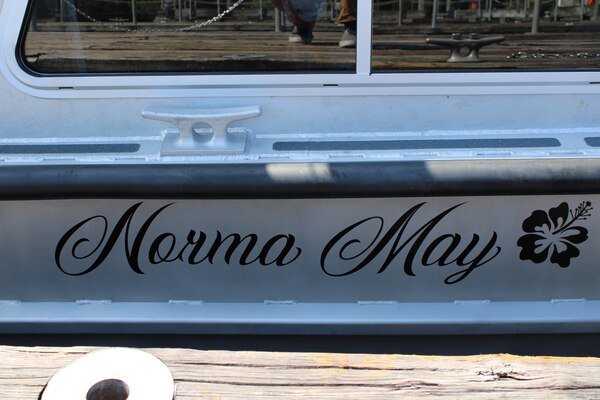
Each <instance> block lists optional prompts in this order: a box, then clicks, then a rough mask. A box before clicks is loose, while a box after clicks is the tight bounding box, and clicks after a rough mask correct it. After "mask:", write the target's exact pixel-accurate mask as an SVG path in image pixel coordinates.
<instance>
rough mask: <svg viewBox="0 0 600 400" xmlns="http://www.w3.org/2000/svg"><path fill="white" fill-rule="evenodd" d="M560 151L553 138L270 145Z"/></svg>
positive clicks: (286, 146)
mask: <svg viewBox="0 0 600 400" xmlns="http://www.w3.org/2000/svg"><path fill="white" fill-rule="evenodd" d="M534 147H560V141H558V139H554V138H518V139H443V140H442V139H407V140H348V141H340V140H337V141H309V140H307V141H289V142H275V143H273V150H275V151H360V150H436V149H440V150H444V149H514V148H534Z"/></svg>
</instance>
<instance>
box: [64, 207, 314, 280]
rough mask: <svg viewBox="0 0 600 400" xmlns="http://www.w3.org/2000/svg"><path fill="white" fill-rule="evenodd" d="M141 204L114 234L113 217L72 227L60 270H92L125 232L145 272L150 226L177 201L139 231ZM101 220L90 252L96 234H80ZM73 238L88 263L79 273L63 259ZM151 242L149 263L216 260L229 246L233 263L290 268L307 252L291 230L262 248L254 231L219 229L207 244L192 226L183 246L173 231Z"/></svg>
mask: <svg viewBox="0 0 600 400" xmlns="http://www.w3.org/2000/svg"><path fill="white" fill-rule="evenodd" d="M141 204H142V203H137V204H135V205H133V206H131V207H130V208H129V209H128V210H126V211H125V213H124V214H123V215H122V216H121V218H120V219H119V220H118V221H117V223H116V224H115V226H114V228H113V229H112V232H111V233H110V235H108V234H107V233H108V231H109V229H108V228H109V223H108V219H107V218H106V217H105V216H102V215H97V216H94V217H91V218H87V219H85V220H83V221H81V222H79V223H78V224H76V225H75V226H73V227H72V228H71V229H69V230H68V231H67V232H66V233H65V234H64V235H63V236H62V238H61V239H60V241H59V242H58V244H57V246H56V251H55V254H54V258H55V262H56V265H57V266H58V268H59V269H60V270H61V271H62V272H64V273H65V274H67V275H72V276H80V275H84V274H87V273H89V272H92V271H93V270H95V269H96V268H98V267H99V266H100V265H101V264H102V263H103V262H104V261H105V260H106V258H107V257H108V255H109V254H110V253H111V252H112V251H113V249H114V248H115V245H116V243H117V241H118V240H119V238H120V237H121V234H122V233H123V232H124V234H123V236H124V239H123V241H124V248H125V255H126V258H127V263H128V264H129V267H130V268H131V269H132V270H133V271H134V272H136V273H139V274H143V273H144V272H143V271H142V269H141V267H140V261H141V259H140V251H141V248H142V245H143V243H144V242H145V240H146V236H147V234H148V231H149V229H150V226H151V225H152V223H153V222H154V220H155V219H156V218H157V217H158V216H159V214H160V213H162V212H163V211H164V210H165V209H166V208H167V207H169V206H171V205H172V204H173V203H170V204H167V205H165V206H163V207H161V208H159V209H158V210H157V211H155V212H154V213H153V214H151V215H150V217H148V219H146V220H145V221H144V223H143V224H142V226H141V227H140V228H139V230H138V231H137V232H134V231H133V230H132V228H131V223H132V220H133V217H134V215H135V213H136V211H137V210H138V209H139V207H140V206H141ZM97 222H100V223H101V224H102V233H101V234H100V235H99V236H100V237H99V238H98V239H97V240H96V241H94V243H97V244H95V245H93V246H90V247H92V248H91V250H88V251H86V250H83V249H84V247H85V245H86V244H89V243H92V238H88V237H83V238H77V235H81V234H82V229H83V228H84V227H86V226H88V225H89V224H92V223H97ZM130 237H132V238H133V242H131V241H130ZM73 241H75V242H74V244H73V245H72V247H71V251H70V255H71V257H72V258H73V259H74V260H78V261H85V262H84V263H83V265H78V267H77V272H72V271H70V270H71V268H65V267H64V263H63V261H64V258H65V257H66V253H65V249H66V247H67V246H68V243H71V242H73ZM148 242H149V243H150V246H149V249H148V255H147V256H148V262H149V263H150V264H152V265H157V264H161V263H172V262H175V261H180V262H183V261H184V260H185V258H186V256H187V262H188V263H189V264H190V265H196V264H200V263H202V262H204V261H207V262H208V263H210V264H213V263H214V262H215V261H216V260H215V259H216V258H217V257H219V255H220V254H222V251H221V250H224V251H225V253H224V255H223V256H222V257H223V260H224V261H225V263H226V264H228V265H229V264H230V263H231V262H232V257H233V255H234V254H235V253H236V252H237V253H239V252H241V254H240V256H239V260H238V261H239V265H250V264H252V263H256V262H257V263H259V264H260V265H263V266H267V265H273V264H275V265H277V266H285V265H288V264H290V263H292V262H294V261H295V260H296V259H298V257H299V256H300V254H301V253H302V250H301V249H300V248H299V247H296V246H295V242H296V239H295V237H294V236H293V235H290V234H288V235H283V234H279V235H275V236H273V237H271V238H269V240H267V241H266V242H265V244H264V245H263V246H262V247H260V246H258V242H259V237H258V235H256V234H254V233H252V234H249V235H246V236H244V237H242V235H240V234H239V233H232V234H229V235H227V236H223V234H222V233H221V232H220V231H217V232H216V237H215V239H214V240H213V241H212V244H210V246H208V244H207V235H206V233H205V232H202V231H200V232H196V231H195V230H193V229H190V230H189V232H188V234H187V237H186V240H185V242H184V244H183V246H182V247H181V249H179V246H181V244H179V246H178V240H177V236H176V235H175V234H173V233H170V232H164V233H161V234H159V235H157V236H156V237H155V238H154V239H153V240H150V238H148ZM180 243H181V242H180ZM205 244H206V245H207V248H208V250H207V252H206V255H204V256H203V257H202V256H201V255H200V253H201V251H202V249H203V247H204V245H205ZM80 264H81V263H80Z"/></svg>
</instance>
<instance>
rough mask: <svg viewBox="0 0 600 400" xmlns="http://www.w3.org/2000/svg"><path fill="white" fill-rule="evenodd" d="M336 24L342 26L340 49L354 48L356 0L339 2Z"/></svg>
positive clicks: (341, 0)
mask: <svg viewBox="0 0 600 400" xmlns="http://www.w3.org/2000/svg"><path fill="white" fill-rule="evenodd" d="M338 22H339V23H340V24H344V34H343V35H342V38H341V39H340V43H339V45H340V47H356V0H340V15H339V17H338Z"/></svg>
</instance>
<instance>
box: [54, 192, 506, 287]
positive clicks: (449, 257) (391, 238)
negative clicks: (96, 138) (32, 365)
mask: <svg viewBox="0 0 600 400" xmlns="http://www.w3.org/2000/svg"><path fill="white" fill-rule="evenodd" d="M142 204H143V203H142V202H139V203H136V204H134V205H133V206H131V207H130V208H128V209H127V210H126V211H125V212H124V213H123V215H122V216H121V217H120V218H119V219H118V220H117V222H116V223H115V224H114V226H112V229H110V226H111V224H110V223H109V220H108V218H107V217H105V216H103V215H96V216H93V217H89V218H86V219H84V220H82V221H81V222H79V223H77V224H75V225H74V226H73V227H72V228H71V229H69V230H68V231H67V232H66V233H65V234H64V235H62V237H61V238H60V240H59V242H58V244H57V246H56V250H55V262H56V265H57V266H58V268H59V269H60V270H61V271H62V272H63V273H65V274H67V275H71V276H81V275H85V274H88V273H90V272H92V271H94V270H96V269H97V268H99V267H100V266H101V265H103V263H104V262H105V261H106V259H107V257H108V256H109V255H110V254H111V253H113V252H114V251H118V250H116V249H119V248H120V249H123V251H124V255H125V258H126V260H127V264H128V265H129V267H130V268H131V270H132V271H134V272H136V273H138V274H143V273H144V270H143V265H148V264H150V265H158V264H164V263H175V262H179V263H187V264H189V265H198V264H202V263H205V264H223V263H225V264H227V265H231V264H233V265H239V266H248V265H260V266H277V267H285V266H289V265H290V264H292V263H295V262H297V261H298V260H299V259H300V258H301V255H302V253H303V251H302V248H301V247H300V246H299V245H298V243H297V239H296V237H295V236H294V235H293V234H291V233H280V234H276V235H273V236H269V237H262V238H261V237H260V236H259V235H258V234H256V233H251V234H247V235H245V236H242V234H240V233H236V232H234V233H228V234H223V233H222V232H220V231H219V230H215V232H214V234H212V235H211V236H209V234H207V233H206V232H204V231H202V230H196V229H189V231H188V232H187V235H186V236H185V237H183V236H180V237H178V236H177V235H176V234H174V233H172V232H160V233H154V234H152V235H151V234H150V233H149V232H150V231H152V232H155V231H156V229H151V227H153V226H154V224H155V222H156V220H157V218H158V217H159V216H160V215H161V214H162V213H163V212H165V210H166V209H167V208H169V207H171V206H173V204H174V203H170V204H167V205H165V206H162V207H160V208H159V209H158V210H156V211H154V212H153V213H152V214H150V215H149V216H148V217H147V218H146V219H145V220H143V221H144V222H143V223H142V224H141V225H139V224H138V225H136V224H133V223H132V221H133V220H134V218H136V214H138V213H139V212H140V211H139V209H140V207H141V206H142ZM464 204H465V203H461V204H457V205H455V206H452V207H450V208H448V209H446V210H444V211H442V212H440V213H438V214H436V215H434V216H433V217H431V218H430V219H429V220H428V221H427V222H425V223H424V224H422V225H420V226H419V223H416V224H415V223H411V222H414V219H415V215H416V214H417V212H419V210H420V209H421V208H422V207H423V206H424V205H425V203H420V204H417V205H415V206H414V207H412V208H410V209H409V210H407V211H406V212H404V213H403V214H402V215H401V216H400V217H399V218H398V219H397V220H396V221H395V222H394V223H393V224H392V225H391V226H390V228H389V229H387V230H385V229H384V226H385V220H384V218H382V217H379V216H374V217H370V218H365V219H362V220H360V221H358V222H355V223H353V224H351V225H349V226H347V227H346V228H344V229H342V230H341V231H339V232H338V233H337V234H335V235H334V236H333V237H332V238H331V239H329V240H328V241H327V242H326V243H325V245H324V246H323V249H322V251H321V258H320V266H321V270H322V271H323V272H324V273H325V274H327V275H328V276H332V277H343V276H348V275H352V274H354V273H356V272H358V271H360V270H362V269H363V268H365V267H369V266H373V265H376V268H377V273H382V272H384V271H386V270H387V269H388V267H390V266H391V265H393V264H395V263H398V262H401V261H402V260H401V259H400V254H403V255H404V258H403V263H402V268H403V270H404V273H405V274H406V275H409V276H415V275H416V274H415V272H414V266H415V264H417V265H420V266H423V267H430V266H438V267H447V268H453V269H452V273H451V274H450V275H449V276H447V277H446V279H445V280H444V282H445V283H446V284H454V283H457V282H460V281H461V280H463V279H464V278H466V277H467V276H469V275H470V274H471V273H472V272H473V271H474V270H475V269H477V268H479V267H481V266H483V265H485V264H487V263H489V262H490V261H491V260H493V259H494V258H496V257H497V256H498V255H499V254H500V251H501V248H500V246H498V245H497V244H496V243H497V240H498V235H497V233H496V232H495V231H494V232H492V233H491V234H490V236H489V239H487V240H482V239H481V236H480V235H479V234H472V235H470V237H468V235H461V234H460V233H456V232H451V233H444V234H441V235H440V234H439V233H438V234H437V235H434V234H433V231H434V228H436V227H438V225H440V223H441V222H442V221H443V220H444V219H445V218H446V217H447V216H448V214H450V213H452V212H453V211H454V210H456V209H457V208H458V207H460V206H462V205H464ZM157 225H158V224H157ZM412 225H417V227H416V228H415V227H413V226H412ZM134 226H139V227H138V228H134ZM98 227H99V229H98ZM94 228H96V229H94ZM438 231H439V229H438ZM90 232H94V233H93V234H91V233H90ZM90 235H92V236H94V237H89V236H90ZM417 259H419V260H418V262H416V260H417ZM310 265H313V263H310ZM457 268H458V270H456V269H457Z"/></svg>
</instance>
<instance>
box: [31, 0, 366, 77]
mask: <svg viewBox="0 0 600 400" xmlns="http://www.w3.org/2000/svg"><path fill="white" fill-rule="evenodd" d="M355 8H356V0H341V1H337V0H202V1H200V0H33V4H32V7H31V12H30V15H31V16H30V17H29V21H28V22H27V27H28V29H27V31H26V32H25V35H24V38H22V39H21V43H22V45H21V51H22V59H23V61H24V63H25V65H26V66H27V67H28V68H30V69H31V70H33V71H35V72H38V73H44V74H77V73H167V72H178V73H217V72H222V73H245V72H247V73H257V72H266V73H272V72H328V71H350V72H353V71H354V69H355V58H356V56H355V54H356V52H355V45H356V37H355V36H353V35H355V32H356V25H355V24H356V22H355V21H356V19H355V16H356V11H355ZM353 18H354V19H353ZM344 40H345V41H344Z"/></svg>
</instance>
